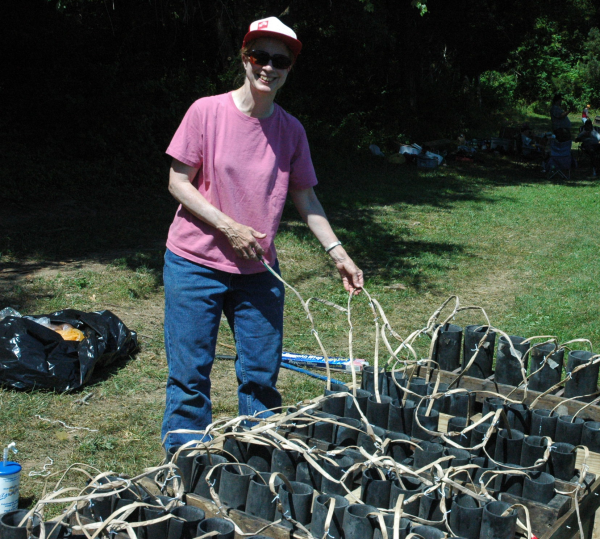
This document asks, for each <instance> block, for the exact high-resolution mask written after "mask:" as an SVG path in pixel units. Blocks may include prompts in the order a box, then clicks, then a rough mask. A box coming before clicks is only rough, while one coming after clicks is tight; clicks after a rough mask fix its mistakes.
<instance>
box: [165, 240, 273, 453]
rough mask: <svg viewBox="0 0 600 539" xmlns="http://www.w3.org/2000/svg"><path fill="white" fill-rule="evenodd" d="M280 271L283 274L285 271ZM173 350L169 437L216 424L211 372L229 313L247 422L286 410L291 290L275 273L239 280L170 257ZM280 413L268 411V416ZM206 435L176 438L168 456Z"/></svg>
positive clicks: (169, 345) (168, 316)
mask: <svg viewBox="0 0 600 539" xmlns="http://www.w3.org/2000/svg"><path fill="white" fill-rule="evenodd" d="M274 269H275V270H276V271H277V272H278V273H279V267H278V265H277V264H275V266H274ZM164 283H165V350H166V353H167V362H168V366H169V378H168V381H167V398H166V407H165V415H164V418H163V424H162V437H163V438H164V436H165V435H166V434H167V432H169V431H172V430H176V429H191V430H204V429H205V428H206V427H207V426H208V425H209V424H210V423H211V422H212V403H211V400H210V386H211V384H210V371H211V369H212V365H213V361H214V357H215V348H216V344H217V334H218V331H219V324H220V322H221V315H222V313H224V314H225V316H226V317H227V321H228V322H229V326H230V327H231V330H232V331H233V334H234V338H235V344H236V348H237V358H236V362H235V371H236V375H237V383H238V388H237V391H238V403H239V413H240V415H253V414H256V415H261V412H264V411H265V410H269V409H271V408H278V407H280V406H281V395H280V394H279V392H278V391H277V388H276V387H275V385H276V383H277V375H278V373H279V367H280V365H281V352H282V338H283V300H284V287H283V283H281V281H279V280H278V279H276V278H275V277H274V276H273V275H272V274H271V273H269V272H263V273H255V274H251V275H239V274H234V273H226V272H224V271H219V270H215V269H212V268H208V267H206V266H202V265H200V264H196V263H194V262H190V261H189V260H186V259H185V258H182V257H180V256H178V255H176V254H174V253H172V252H171V251H169V250H167V252H166V254H165V267H164ZM271 414H272V412H264V414H262V415H263V416H268V415H271ZM201 438H202V436H201V435H198V434H170V435H169V438H168V439H167V440H166V442H165V445H166V448H167V449H168V448H169V447H171V446H174V445H181V444H183V443H185V442H188V441H190V440H198V439H201Z"/></svg>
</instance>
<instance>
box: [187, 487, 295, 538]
mask: <svg viewBox="0 0 600 539" xmlns="http://www.w3.org/2000/svg"><path fill="white" fill-rule="evenodd" d="M185 498H186V500H185V501H186V503H187V504H188V505H193V506H194V507H200V509H203V510H204V512H205V513H206V516H207V518H208V517H218V516H223V515H222V513H221V512H220V511H219V508H218V507H217V506H216V505H215V502H213V501H212V500H208V499H206V498H203V497H202V496H198V495H197V494H191V493H189V494H186V495H185ZM228 516H229V518H231V520H233V521H234V522H235V523H236V524H237V525H238V526H239V527H240V529H241V530H242V531H243V532H244V533H256V532H257V531H258V530H260V529H261V528H263V527H264V526H267V525H268V524H269V522H268V521H266V520H264V519H262V518H258V517H254V516H252V515H249V514H247V513H244V512H243V511H237V510H236V509H232V510H230V511H229V513H228ZM260 533H261V535H266V536H267V537H272V538H273V539H290V538H291V537H292V536H294V537H301V536H300V535H298V534H292V530H290V529H289V528H286V527H284V526H280V525H279V524H273V525H272V526H269V527H268V528H267V529H265V530H263V531H261V532H260ZM235 536H236V538H238V539H239V536H238V534H237V533H236V535H235Z"/></svg>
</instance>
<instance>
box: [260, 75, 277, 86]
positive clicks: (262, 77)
mask: <svg viewBox="0 0 600 539" xmlns="http://www.w3.org/2000/svg"><path fill="white" fill-rule="evenodd" d="M258 79H259V80H260V81H262V82H264V83H266V84H270V83H272V82H273V81H274V80H275V79H274V78H273V79H270V78H269V77H265V76H264V75H259V76H258Z"/></svg>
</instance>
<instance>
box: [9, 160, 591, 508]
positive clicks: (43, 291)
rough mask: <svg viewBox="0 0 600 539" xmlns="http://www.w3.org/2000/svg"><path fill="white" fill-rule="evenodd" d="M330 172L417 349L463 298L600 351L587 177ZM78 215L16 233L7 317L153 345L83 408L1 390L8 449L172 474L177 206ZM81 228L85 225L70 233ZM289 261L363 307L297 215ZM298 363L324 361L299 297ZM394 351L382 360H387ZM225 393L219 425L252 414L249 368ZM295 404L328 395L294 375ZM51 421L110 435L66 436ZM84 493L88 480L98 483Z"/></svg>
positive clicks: (505, 164)
mask: <svg viewBox="0 0 600 539" xmlns="http://www.w3.org/2000/svg"><path fill="white" fill-rule="evenodd" d="M315 164H316V168H317V173H318V176H319V178H320V182H321V184H320V186H319V187H318V193H319V196H320V197H321V199H322V201H323V204H324V206H325V208H326V210H327V212H328V214H329V216H330V219H331V221H332V223H333V225H334V228H335V229H336V230H337V232H338V234H339V236H340V238H341V239H342V241H343V242H344V244H345V246H346V248H347V250H348V252H349V253H351V255H352V256H353V257H354V259H355V260H356V262H357V263H358V264H359V265H360V266H361V267H362V268H363V269H364V271H365V276H366V289H367V290H368V292H369V293H370V294H371V295H372V296H373V297H374V298H375V299H377V300H378V301H379V302H380V303H381V305H382V308H383V309H384V311H385V313H386V316H387V318H388V319H389V321H390V324H391V326H392V328H393V329H394V330H395V331H396V332H397V333H399V334H400V335H401V336H402V337H406V336H407V335H408V334H409V333H410V332H412V331H413V330H415V329H419V328H422V327H424V326H425V325H426V323H427V320H428V318H429V317H430V315H431V314H432V313H433V312H434V310H435V309H436V308H437V307H438V306H439V305H440V304H441V303H442V302H443V301H444V300H445V299H446V298H448V297H449V296H451V295H457V296H458V297H459V298H460V300H461V304H462V305H477V306H480V307H482V308H484V309H485V311H486V312H487V314H488V315H489V317H490V319H491V321H492V324H494V325H495V326H496V327H499V328H500V329H502V330H504V331H506V332H508V333H510V334H513V335H520V336H524V337H531V336H535V335H556V336H557V337H558V339H559V341H561V342H565V341H567V340H571V339H574V338H587V339H589V340H590V341H591V343H592V344H593V345H594V346H598V344H599V343H600V338H599V337H600V335H599V333H600V326H599V324H598V319H599V315H600V287H599V286H598V283H599V282H600V265H599V264H598V252H599V248H600V240H599V234H598V231H599V229H600V215H599V212H598V209H599V208H600V182H596V181H592V180H590V179H589V178H588V177H587V171H585V170H579V171H575V172H574V173H573V175H572V179H571V181H559V180H556V181H547V180H546V178H545V176H543V175H542V174H541V172H540V167H539V164H537V163H535V162H532V161H524V162H523V161H516V160H514V159H511V158H508V157H505V156H501V155H498V154H490V155H485V156H482V157H481V158H480V159H477V160H476V161H475V162H474V163H460V164H459V163H449V164H448V166H443V167H439V168H438V169H436V170H433V171H422V170H421V169H417V168H416V167H410V166H396V165H391V164H388V163H386V162H385V161H384V160H379V159H376V158H374V157H372V156H371V155H367V154H359V155H354V156H344V157H341V156H337V157H336V156H334V154H333V153H324V154H322V155H317V156H315ZM165 173H166V172H165ZM79 202H80V201H79V200H78V199H75V205H73V204H71V205H67V206H66V209H65V206H64V205H63V206H61V205H60V204H58V203H56V201H54V203H53V204H54V205H52V204H50V205H49V207H50V209H52V208H55V210H54V213H52V211H49V210H44V211H40V209H39V208H37V210H36V207H34V206H32V207H27V208H21V211H20V212H19V214H20V215H23V214H25V215H27V216H28V218H27V219H21V220H18V219H15V220H14V222H12V224H11V223H9V226H8V228H7V231H8V232H7V234H6V237H5V238H4V239H3V240H2V244H1V245H0V249H1V250H2V255H1V256H2V257H1V259H0V264H1V265H2V268H3V270H4V272H3V280H2V283H3V284H2V288H1V289H0V292H1V293H2V296H3V301H2V303H3V304H2V305H0V308H1V307H4V306H12V307H14V308H16V309H18V310H19V311H21V312H22V313H23V314H38V313H44V312H50V311H53V310H56V309H62V308H76V309H81V310H86V311H87V310H97V309H102V308H108V309H110V310H112V311H113V312H114V313H115V314H117V315H118V316H120V317H121V318H122V319H123V320H124V321H125V322H126V323H127V324H128V325H129V326H130V327H131V328H132V329H135V330H136V331H138V333H139V335H140V344H141V348H140V352H139V353H138V354H137V355H136V356H135V358H134V359H133V360H132V361H129V362H121V363H120V364H117V365H114V366H112V367H111V368H109V369H106V370H105V371H103V372H98V373H95V375H94V378H93V380H92V381H91V383H90V384H89V385H88V386H87V387H86V388H85V389H84V390H83V392H81V393H79V394H76V395H71V394H55V393H50V392H37V391H36V392H19V391H14V390H11V389H3V390H0V409H1V410H2V413H1V414H0V442H1V443H2V444H6V443H8V442H9V441H12V440H15V441H16V442H17V444H18V447H19V449H20V453H19V456H18V458H19V461H20V462H22V463H23V465H24V467H25V471H26V472H27V473H28V472H29V471H31V470H40V469H41V468H42V466H43V464H44V462H45V461H46V460H45V459H46V457H50V458H52V459H53V460H54V465H53V467H52V469H53V470H55V471H58V470H61V469H64V468H66V467H67V466H68V465H70V464H72V463H74V462H84V463H87V464H90V465H93V466H96V467H97V468H98V469H100V470H102V471H105V470H108V469H111V470H114V471H116V472H125V473H129V474H136V473H138V472H140V471H141V470H142V469H143V468H144V467H147V466H151V465H156V464H157V463H158V462H159V461H160V459H161V458H162V453H161V448H160V440H159V430H160V420H161V415H162V409H163V398H164V397H163V393H164V386H165V381H166V373H167V371H166V362H165V356H164V350H163V343H162V333H161V332H162V288H161V287H162V284H161V273H160V272H161V259H162V254H163V247H162V245H163V242H164V238H165V236H166V229H167V227H168V224H169V221H170V219H171V217H172V213H173V210H174V205H173V203H172V202H171V201H170V200H169V195H168V193H167V191H166V188H165V186H164V182H163V183H162V184H160V185H158V186H156V187H154V188H152V189H149V190H148V192H147V193H144V194H140V196H139V199H137V200H136V201H135V205H134V206H131V205H130V204H129V203H128V204H125V203H123V202H120V203H115V204H114V205H110V204H108V203H107V202H106V199H105V198H104V197H103V198H101V199H99V201H97V202H96V203H95V202H94V201H93V200H90V199H87V201H86V206H85V210H84V211H81V208H80V206H79V205H78V204H79ZM128 202H130V201H128ZM38 203H41V202H39V201H35V200H34V201H33V202H32V204H38ZM47 206H48V205H47V204H44V207H47ZM61 208H62V209H61ZM57 212H59V213H57ZM60 212H62V213H60ZM65 212H67V213H68V212H71V213H72V215H73V216H74V217H73V219H70V220H66V219H64V217H65V215H64V214H65ZM65 221H66V222H65ZM59 222H60V224H58V223H59ZM57 229H63V230H57ZM277 246H278V249H279V253H280V260H281V268H282V272H283V277H284V279H285V280H286V281H287V282H288V283H289V284H291V285H292V286H294V287H295V288H296V289H297V290H298V291H299V292H300V294H301V295H302V296H303V298H304V299H308V298H309V297H318V298H322V299H326V300H329V301H332V302H334V303H336V304H338V305H341V306H344V307H346V306H347V305H348V296H347V294H346V293H345V292H344V290H343V288H342V286H341V283H340V281H339V278H338V277H337V275H336V271H335V267H334V266H333V264H332V263H331V261H330V260H329V259H328V257H327V256H326V255H325V254H324V253H323V251H322V248H321V247H320V245H319V244H318V243H317V242H316V240H315V239H314V238H312V237H311V235H310V233H309V232H308V231H307V229H306V227H305V226H304V225H303V224H302V223H300V222H299V220H298V216H297V214H296V213H295V210H294V209H293V208H292V207H287V208H286V211H285V213H284V220H283V222H282V226H281V229H280V234H279V236H278V240H277ZM311 305H312V312H313V315H314V319H315V323H316V327H317V329H318V332H319V336H320V338H321V339H322V341H323V343H324V346H325V347H326V349H327V352H328V353H329V354H330V355H342V356H345V355H347V354H348V351H349V340H348V333H349V332H348V330H349V322H348V318H347V316H346V315H345V314H344V313H342V312H340V311H338V310H336V309H333V308H331V307H328V306H326V305H322V304H318V303H312V304H311ZM350 308H351V322H352V327H353V333H352V335H353V343H352V344H353V351H354V355H355V357H362V358H364V359H367V360H369V361H372V360H373V354H374V323H373V316H372V312H371V309H370V307H369V305H368V302H367V300H366V297H365V295H364V294H363V295H361V296H358V297H356V298H354V299H353V300H352V302H351V303H350ZM483 321H484V318H483V315H482V314H481V313H479V312H477V311H467V312H465V313H461V314H460V315H459V316H458V317H457V319H456V321H455V323H457V324H459V325H462V326H465V325H468V324H474V323H481V322H483ZM231 345H232V338H231V333H230V331H229V329H228V328H225V327H224V328H223V329H222V331H221V334H220V336H219V348H218V352H219V353H222V354H231V353H232V351H231ZM428 346H429V339H428V338H427V337H421V338H420V339H419V340H418V341H417V350H418V353H419V354H420V355H424V354H426V353H427V350H428ZM582 346H583V345H582ZM284 348H285V349H286V350H288V351H292V352H299V353H319V348H318V346H317V343H316V341H315V339H314V336H313V335H312V334H311V328H310V325H309V323H308V321H307V319H306V315H305V313H304V311H303V309H302V307H301V305H300V303H299V301H298V300H297V298H296V297H295V296H294V294H292V293H290V292H288V295H287V300H286V310H285V335H284ZM380 350H381V351H382V353H381V355H380V360H381V361H385V360H387V359H388V357H387V355H386V354H384V353H383V348H382V347H381V348H380ZM213 379H214V388H215V390H214V400H215V414H216V415H217V416H225V415H235V414H236V407H237V405H236V399H235V383H234V372H233V365H232V362H231V361H218V362H216V364H215V368H214V371H213ZM280 388H281V391H282V393H283V396H284V400H285V402H286V404H292V403H295V402H297V401H300V400H302V399H304V398H307V397H311V396H315V395H317V394H318V393H319V392H320V391H321V390H322V383H321V382H318V381H314V380H313V379H309V378H307V377H305V376H303V375H300V374H296V373H290V372H283V374H282V376H281V383H280ZM88 392H91V393H93V396H92V397H91V398H90V399H89V401H88V403H89V404H88V405H79V404H77V403H76V402H75V401H76V400H77V399H79V398H81V397H82V396H83V395H84V394H87V393H88ZM36 415H40V416H41V417H44V418H46V419H51V420H61V421H64V422H65V423H67V424H68V425H70V426H78V427H87V428H89V429H93V431H95V432H92V431H87V430H77V431H72V430H69V429H65V428H64V427H63V426H62V425H60V424H58V423H49V422H45V421H42V420H40V419H38V418H36ZM27 473H25V474H24V476H23V479H22V490H21V494H22V496H23V497H24V500H23V504H24V505H27V504H28V503H30V502H31V501H32V500H33V499H35V498H36V497H38V496H39V495H40V494H41V492H42V488H43V479H41V478H39V477H31V478H30V477H28V475H27ZM82 479H83V478H81V477H79V478H76V477H73V479H72V480H73V481H74V482H76V483H77V482H79V484H81V481H82Z"/></svg>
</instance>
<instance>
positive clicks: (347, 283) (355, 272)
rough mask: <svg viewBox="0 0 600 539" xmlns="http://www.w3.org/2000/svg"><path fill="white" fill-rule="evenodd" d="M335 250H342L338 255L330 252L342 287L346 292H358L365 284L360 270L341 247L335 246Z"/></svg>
mask: <svg viewBox="0 0 600 539" xmlns="http://www.w3.org/2000/svg"><path fill="white" fill-rule="evenodd" d="M335 250H339V251H342V252H343V254H342V253H339V255H338V253H334V252H331V253H330V254H331V256H332V258H333V261H334V263H335V267H336V268H337V270H338V271H339V272H340V276H341V277H342V283H343V284H344V288H345V289H346V291H347V292H354V294H360V291H361V289H362V287H363V286H364V284H365V282H364V278H363V272H362V270H361V269H360V268H359V267H358V266H357V265H356V264H355V263H354V261H353V260H352V259H351V258H350V257H349V256H348V253H346V251H345V250H344V249H343V248H341V247H336V248H335V249H334V251H335Z"/></svg>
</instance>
